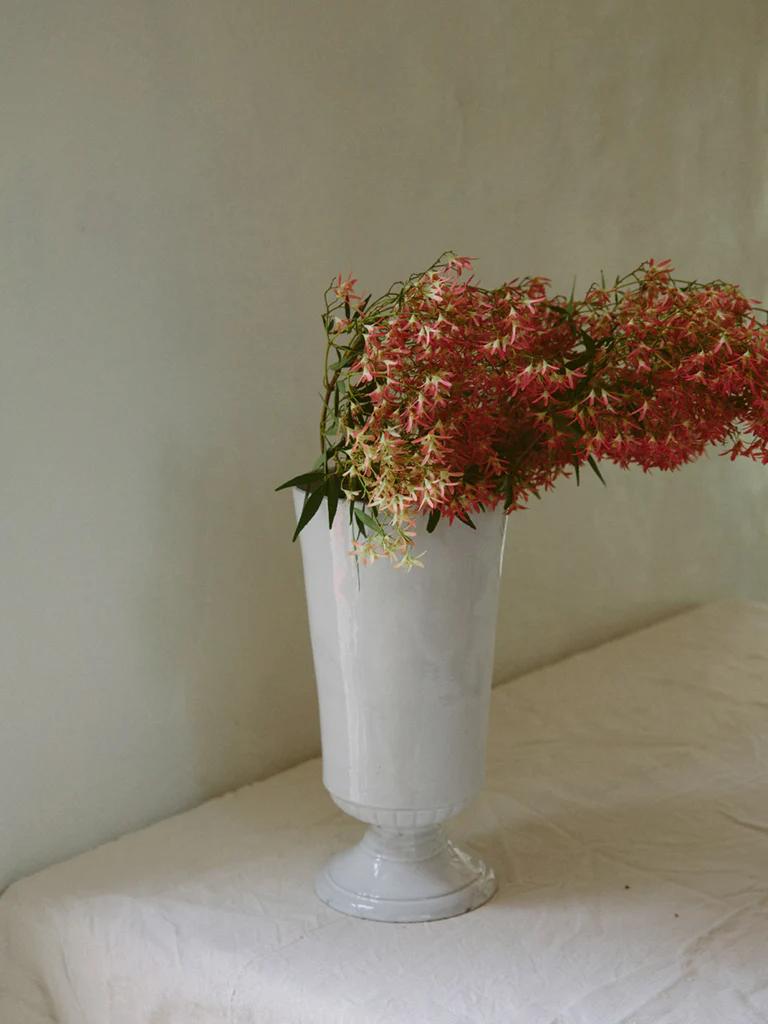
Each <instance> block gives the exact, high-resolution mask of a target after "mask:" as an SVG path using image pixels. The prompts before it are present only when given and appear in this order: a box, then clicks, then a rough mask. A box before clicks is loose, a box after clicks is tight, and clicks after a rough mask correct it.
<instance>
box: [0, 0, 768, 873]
mask: <svg viewBox="0 0 768 1024" xmlns="http://www.w3.org/2000/svg"><path fill="white" fill-rule="evenodd" d="M0 21H1V23H2V28H1V31H0V128H1V129H2V132H1V134H0V140H1V142H2V145H1V146H0V346H1V352H0V355H1V358H0V389H1V390H2V395H0V449H1V451H0V473H1V474H2V475H1V476H0V480H1V481H2V483H1V485H0V513H1V514H0V530H1V531H2V534H1V536H0V545H1V548H0V559H1V560H2V577H1V579H0V602H2V605H1V609H0V632H1V635H0V666H1V669H2V678H1V680H0V686H1V690H0V885H2V882H3V881H5V880H8V878H10V877H11V876H12V875H13V874H15V873H18V872H23V871H28V870H31V869H33V868H35V867H36V866H39V865H42V864H44V863H46V862H48V861H50V860H53V859H57V858H61V857H63V856H65V855H67V854H69V853H71V852H73V851H75V850H78V849H80V848H82V847H85V846H87V845H90V844H92V843H95V842H97V841H99V840H102V839H104V838H106V837H109V836H112V835H114V834H115V833H117V832H119V831H121V830H125V829H128V828H133V827H135V826H137V825H140V824H142V823H144V822H146V821H149V820H152V819H155V818H158V817H160V816H163V815H166V814H168V813H170V812H172V811H175V810H177V809H179V808H182V807H186V806H189V805H190V804H193V803H195V802H197V801H199V800H201V799H203V798H204V797H207V796H209V795H210V794H213V793H218V792H221V791H222V790H223V789H226V788H228V787H231V786H236V785H239V784H241V783H244V782H247V781H248V780H250V779H253V778H256V777H258V776H261V775H264V774H265V773H268V772H271V771H274V770H275V769H277V768H280V767H283V766H285V765H287V764H290V763H292V762H295V761H296V760H298V759H300V758H303V757H305V756H307V755H308V754H311V753H314V752H315V751H316V748H317V732H316V721H315V705H314V697H313V691H312V685H313V684H312V675H311V669H310V660H309V646H308V640H307V633H306V619H305V613H304V607H303V594H302V583H301V573H300V564H299V555H298V550H297V549H295V548H291V546H290V543H289V534H290V529H291V527H290V516H291V510H290V503H289V499H288V497H287V496H286V495H285V494H280V495H275V494H273V493H272V490H271V488H272V485H273V484H274V483H275V482H276V481H278V480H280V479H282V478H284V477H285V476H286V475H288V474H290V473H292V472H294V471H297V470H300V469H302V468H303V467H304V465H305V464H306V463H307V461H308V460H310V459H312V458H313V457H314V450H313V446H314V444H315V425H316V419H317V398H316V393H317V390H318V370H319V364H320V359H321V351H322V339H321V336H320V332H319V330H318V327H319V320H318V311H319V301H320V297H321V293H322V290H323V288H324V286H325V284H326V282H327V280H328V279H329V278H330V276H331V275H332V274H333V273H335V272H336V271H337V270H342V271H344V272H347V271H349V270H354V271H355V272H356V274H357V275H358V276H360V277H361V278H363V280H364V282H365V283H368V284H370V286H371V287H372V288H374V289H375V288H379V287H381V286H383V285H385V284H387V283H389V281H390V280H391V279H392V278H393V277H396V276H399V275H400V274H402V273H404V272H408V271H410V270H414V269H417V268H419V267H421V266H423V265H425V264H426V263H428V262H429V261H431V259H432V258H433V257H434V256H435V255H436V254H437V253H438V252H439V251H440V250H442V249H443V248H446V247H453V248H455V249H457V250H459V251H460V252H462V253H466V254H469V255H473V256H478V257H480V262H479V264H478V268H479V271H480V273H481V274H482V276H483V278H484V279H485V280H486V281H488V282H493V281H495V280H497V279H498V278H499V277H500V276H501V275H514V274H524V273H529V272H530V273H549V274H551V275H553V276H554V278H555V280H556V283H557V284H558V285H560V286H562V287H565V288H568V287H570V282H571V275H572V274H574V273H576V274H578V275H579V281H580V282H583V283H584V284H586V283H587V282H588V280H590V279H591V278H592V277H593V276H594V275H595V274H596V273H597V272H599V270H600V268H601V267H604V268H605V269H606V270H608V271H614V270H616V269H619V268H625V267H627V266H628V265H629V264H631V263H633V262H634V261H638V260H640V259H642V258H644V257H646V256H649V255H656V256H658V257H666V256H670V257H672V258H673V259H674V260H675V261H676V262H677V263H678V265H679V268H680V270H681V271H683V272H685V273H688V274H692V275H693V274H697V275H700V276H704V277H707V276H713V275H721V276H724V277H727V278H735V279H737V280H740V281H742V282H744V284H745V285H746V286H747V288H748V290H749V292H750V293H751V294H757V295H760V294H762V295H768V273H767V272H766V263H765V252H766V224H767V217H766V214H767V210H766V196H768V189H767V188H766V174H767V172H768V166H767V164H766V97H768V58H766V52H767V51H766V43H767V42H768V10H766V7H765V4H764V3H762V2H761V0H753V2H750V0H735V2H734V0H732V2H731V3H730V4H728V5H726V4H724V3H722V2H720V0H717V2H715V0H675V2H674V3H667V2H662V0H657V2H645V3H642V2H640V3H638V2H630V0H611V2H608V0H589V2H587V0H562V2H534V0H530V2H519V0H518V2H510V0H495V2H492V0H473V2H471V3H459V2H457V0H446V2H438V0H432V2H419V0H395V2H391V0H390V2H362V3H361V2H355V3H353V2H351V0H349V2H348V0H344V2H339V0H330V2H327V3H314V2H309V0H301V2H290V0H288V2H285V0H283V2H279V0H267V2H265V0H259V2H252V3H249V2H242V0H122V2H119V0H118V2H115V0H90V2H89V0H69V2H67V3H61V2H54V0H35V2H29V0H23V2H21V0H0ZM607 475H608V479H609V483H610V487H609V490H608V491H607V492H604V491H603V490H602V489H601V488H600V486H599V485H598V484H597V483H596V482H595V481H593V480H589V481H586V483H585V485H584V486H583V487H582V488H581V489H580V490H579V491H576V490H575V489H574V488H573V486H572V485H568V484H566V485H565V486H564V487H563V488H562V489H561V490H560V491H558V492H556V493H555V494H554V495H552V496H549V497H548V498H547V499H546V500H545V501H543V502H542V503H541V504H540V505H539V504H537V505H536V507H535V508H533V509H532V510H531V511H530V512H526V513H522V514H520V515H516V516H515V518H514V520H513V521H512V523H510V532H509V547H508V551H507V557H506V572H507V575H506V580H505V589H504V600H503V610H502V617H501V624H500V639H499V649H498V674H499V676H500V677H501V676H507V675H509V674H511V673H513V672H515V671H518V670H520V669H521V668H523V667H526V666H529V665H533V664H536V663H540V662H542V661H545V660H549V659H552V658H555V657H558V656H560V655H562V654H563V653H565V652H567V651H570V650H573V649H575V648H578V647H580V646H584V645H586V644H590V643H592V642H594V641H597V640H599V639H601V638H603V637H606V636H610V635H614V634H615V633H617V632H619V631H621V630H623V629H625V628H628V627H632V626H634V625H636V624H638V623H643V622H646V621H648V620H651V619H654V618H656V617H659V616H661V615H663V614H664V613H666V612H668V611H670V610H673V609H676V608H679V607H681V606H683V605H685V604H687V603H691V602H696V601H700V600H704V599H707V598H710V597H716V596H721V595H725V594H730V593H740V594H744V595H748V596H753V597H758V598H763V599H768V553H767V552H766V525H767V522H768V512H766V498H767V497H768V471H764V470H761V469H760V468H758V467H751V466H739V467H732V466H730V465H727V464H726V463H725V462H724V460H719V461H718V460H717V459H716V458H715V459H712V460H711V461H710V462H709V463H707V464H701V465H699V466H697V467H696V468H693V469H690V470H688V471H685V472H683V473H680V474H679V475H678V476H677V477H676V478H671V477H669V478H665V477H658V478H655V479H642V478H641V475H632V476H624V477H622V476H621V475H620V473H619V472H618V471H613V472H611V471H609V472H608V474H607ZM620 682H621V681H620V680H617V683H618V684H620ZM574 699H578V698H577V695H575V696H574Z"/></svg>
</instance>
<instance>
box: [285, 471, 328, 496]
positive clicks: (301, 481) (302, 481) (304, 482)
mask: <svg viewBox="0 0 768 1024" xmlns="http://www.w3.org/2000/svg"><path fill="white" fill-rule="evenodd" d="M324 475H325V474H324V473H323V472H322V471H321V470H313V471H312V472H311V473H299V475H298V476H294V477H292V478H291V479H290V480H286V481H285V483H284V484H280V486H279V487H276V488H275V490H276V491H284V490H285V488H286V487H304V488H306V487H309V488H310V489H311V490H314V489H315V488H316V487H319V486H320V484H321V483H322V482H323V477H324Z"/></svg>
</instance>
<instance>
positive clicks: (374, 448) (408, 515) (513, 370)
mask: <svg viewBox="0 0 768 1024" xmlns="http://www.w3.org/2000/svg"><path fill="white" fill-rule="evenodd" d="M471 271H472V260H470V259H467V258H465V257H459V256H456V255H454V254H453V253H450V252H449V253H444V254H443V255H442V256H441V257H440V258H439V259H438V260H437V261H436V262H435V263H433V264H432V266H431V267H429V269H427V270H426V271H423V272H422V273H418V274H414V275H412V276H411V277H409V278H408V279H407V280H405V281H402V282H398V283H396V284H395V285H393V286H392V287H391V288H390V289H389V290H388V291H387V292H386V293H385V294H384V295H382V296H381V297H379V298H378V299H375V300H373V301H372V300H371V296H370V295H368V296H366V297H365V298H363V297H361V296H360V295H359V294H358V293H357V292H356V291H355V287H356V284H357V282H356V280H354V279H353V278H347V279H346V280H343V279H342V277H341V275H339V276H338V278H337V279H336V280H335V281H334V282H333V283H332V284H331V286H330V287H329V289H328V290H327V292H326V294H325V311H324V313H323V325H324V328H325V334H326V357H325V370H324V376H323V402H322V412H321V416H320V448H321V454H320V458H319V460H318V461H317V463H316V464H315V466H314V468H313V469H312V470H311V471H310V472H308V473H303V474H301V475H299V476H298V477H294V478H293V479H292V480H289V481H287V482H286V483H285V484H283V485H281V486H282V487H289V486H298V487H301V488H303V489H304V491H305V492H306V493H305V500H304V506H303V509H302V512H301V515H300V517H299V522H298V525H297V528H296V532H295V534H294V540H295V539H296V537H297V536H298V534H299V533H300V531H301V530H302V529H303V528H304V526H305V525H306V524H307V523H308V522H309V521H310V520H311V518H312V517H313V516H314V515H315V513H316V512H317V511H318V509H319V508H320V507H321V505H322V503H323V499H324V498H325V499H327V510H328V518H329V525H331V524H332V523H333V520H334V516H335V515H336V513H337V508H338V505H339V500H340V499H341V498H344V499H346V511H347V514H348V515H349V518H350V522H351V523H352V524H353V526H354V530H353V535H354V542H353V546H354V551H355V553H356V554H357V555H358V556H360V557H362V558H363V559H364V560H371V559H374V558H377V557H380V556H387V557H389V558H391V559H392V560H393V561H394V562H395V563H396V564H397V565H400V566H405V567H410V566H412V565H415V564H421V563H420V562H419V560H418V557H417V556H415V555H414V554H413V552H412V548H413V537H414V529H413V527H414V524H415V522H416V517H418V516H420V515H424V516H426V517H427V525H426V528H427V530H428V531H429V532H431V531H432V530H434V529H435V528H436V527H437V525H438V523H439V522H440V521H441V520H443V519H446V520H448V522H453V521H454V520H458V521H459V522H461V523H463V524H465V525H466V526H468V527H473V526H474V524H473V522H472V515H473V514H474V513H476V512H478V511H482V510H484V509H489V508H494V507H496V506H497V505H499V504H501V503H503V505H504V509H505V510H506V511H507V512H511V511H512V510H515V509H520V508H522V507H524V506H525V505H526V504H527V502H528V501H529V499H530V498H531V497H532V496H533V497H538V496H540V493H541V492H542V491H546V490H549V489H550V488H552V487H553V485H554V483H555V481H556V480H557V479H558V478H559V477H562V476H566V477H567V476H570V475H574V476H575V477H576V481H577V483H578V480H579V474H580V471H581V469H582V467H584V466H587V467H589V468H590V469H591V470H592V471H594V472H595V473H596V474H597V475H598V476H599V477H600V479H601V480H602V476H601V473H600V468H599V463H600V462H613V463H615V464H617V465H619V466H621V467H624V468H626V467H628V466H631V465H638V466H641V467H642V468H643V469H644V470H646V471H647V470H650V469H664V470H671V469H676V468H678V467H679V466H681V465H683V464H684V463H687V462H691V461H692V460H693V459H696V458H698V457H699V456H700V455H701V454H702V453H703V452H704V450H705V449H706V448H707V447H708V446H709V445H720V446H723V445H725V446H726V451H724V452H723V454H729V455H730V457H731V458H736V457H737V456H746V457H748V458H751V459H756V460H758V461H761V462H762V463H764V464H766V463H768V323H766V316H765V311H764V310H760V309H758V308H757V306H756V303H755V302H753V301H750V300H748V299H747V298H746V297H745V296H744V294H743V293H742V291H741V290H740V289H739V287H737V286H736V285H733V284H727V283H726V282H723V281H713V282H710V283H706V284H703V283H699V282H696V281H683V280H679V279H678V278H676V277H674V275H673V269H672V267H671V266H670V264H669V261H664V262H661V263H656V262H654V261H653V260H649V261H647V262H645V263H643V264H641V265H640V266H639V267H638V268H637V269H635V270H633V271H632V272H631V273H629V274H627V275H626V276H624V277H620V278H616V280H615V281H614V282H613V284H610V285H608V284H606V283H605V280H601V283H600V284H592V285H591V286H590V287H589V288H588V289H587V291H586V293H585V295H584V297H583V298H580V299H576V298H575V297H574V295H573V294H571V295H570V297H565V296H562V295H551V294H550V293H549V281H548V280H547V279H546V278H542V277H529V278H522V279H515V280H512V281H508V282H506V283H505V284H502V285H500V286H499V287H497V288H493V289H486V288H483V287H481V286H480V285H479V284H477V283H476V282H475V279H474V277H473V276H472V273H471Z"/></svg>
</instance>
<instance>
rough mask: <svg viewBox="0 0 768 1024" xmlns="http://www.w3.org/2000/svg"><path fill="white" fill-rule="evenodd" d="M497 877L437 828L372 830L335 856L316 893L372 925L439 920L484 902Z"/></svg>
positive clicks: (327, 901)
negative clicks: (380, 922)
mask: <svg viewBox="0 0 768 1024" xmlns="http://www.w3.org/2000/svg"><path fill="white" fill-rule="evenodd" d="M496 888H497V884H496V876H495V875H494V873H493V871H492V869H491V868H490V867H488V865H487V864H485V863H484V862H483V861H482V860H480V859H479V858H477V857H473V856H471V855H470V854H468V853H466V852H465V851H464V850H462V849H460V848H459V847H457V846H455V845H454V844H453V843H452V842H450V841H449V840H448V839H447V838H446V835H445V832H444V831H443V829H442V827H441V826H439V825H435V826H431V827H428V828H413V829H407V830H397V829H388V828H381V827H379V826H374V827H373V828H369V829H368V831H367V832H366V833H365V835H364V836H363V838H362V840H361V841H360V842H359V843H358V844H357V846H353V847H352V848H351V849H349V850H343V851H342V852H341V853H337V854H336V856H335V857H332V858H331V860H330V861H329V862H328V863H327V864H326V866H325V868H324V869H323V870H322V871H321V872H320V874H319V875H318V877H317V880H316V882H315V892H316V893H317V895H318V896H319V897H320V899H321V900H322V901H323V903H327V904H328V906H329V907H332V908H333V909H334V910H338V911H339V912H340V913H342V914H350V915H351V916H353V917H363V918H366V919H367V920H369V921H390V922H400V923H405V922H413V921H437V920H440V919H441V918H445V917H456V916H457V915H458V914H466V913H467V912H468V911H470V910H475V909H476V908H477V907H480V906H482V905H483V904H484V903H486V902H487V901H488V900H489V899H490V898H491V896H493V894H494V893H495V892H496Z"/></svg>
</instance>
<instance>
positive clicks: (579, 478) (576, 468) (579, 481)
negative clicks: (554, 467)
mask: <svg viewBox="0 0 768 1024" xmlns="http://www.w3.org/2000/svg"><path fill="white" fill-rule="evenodd" d="M573 468H574V470H575V472H576V486H577V487H578V486H579V485H580V483H581V471H580V470H579V464H578V462H574V464H573Z"/></svg>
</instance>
